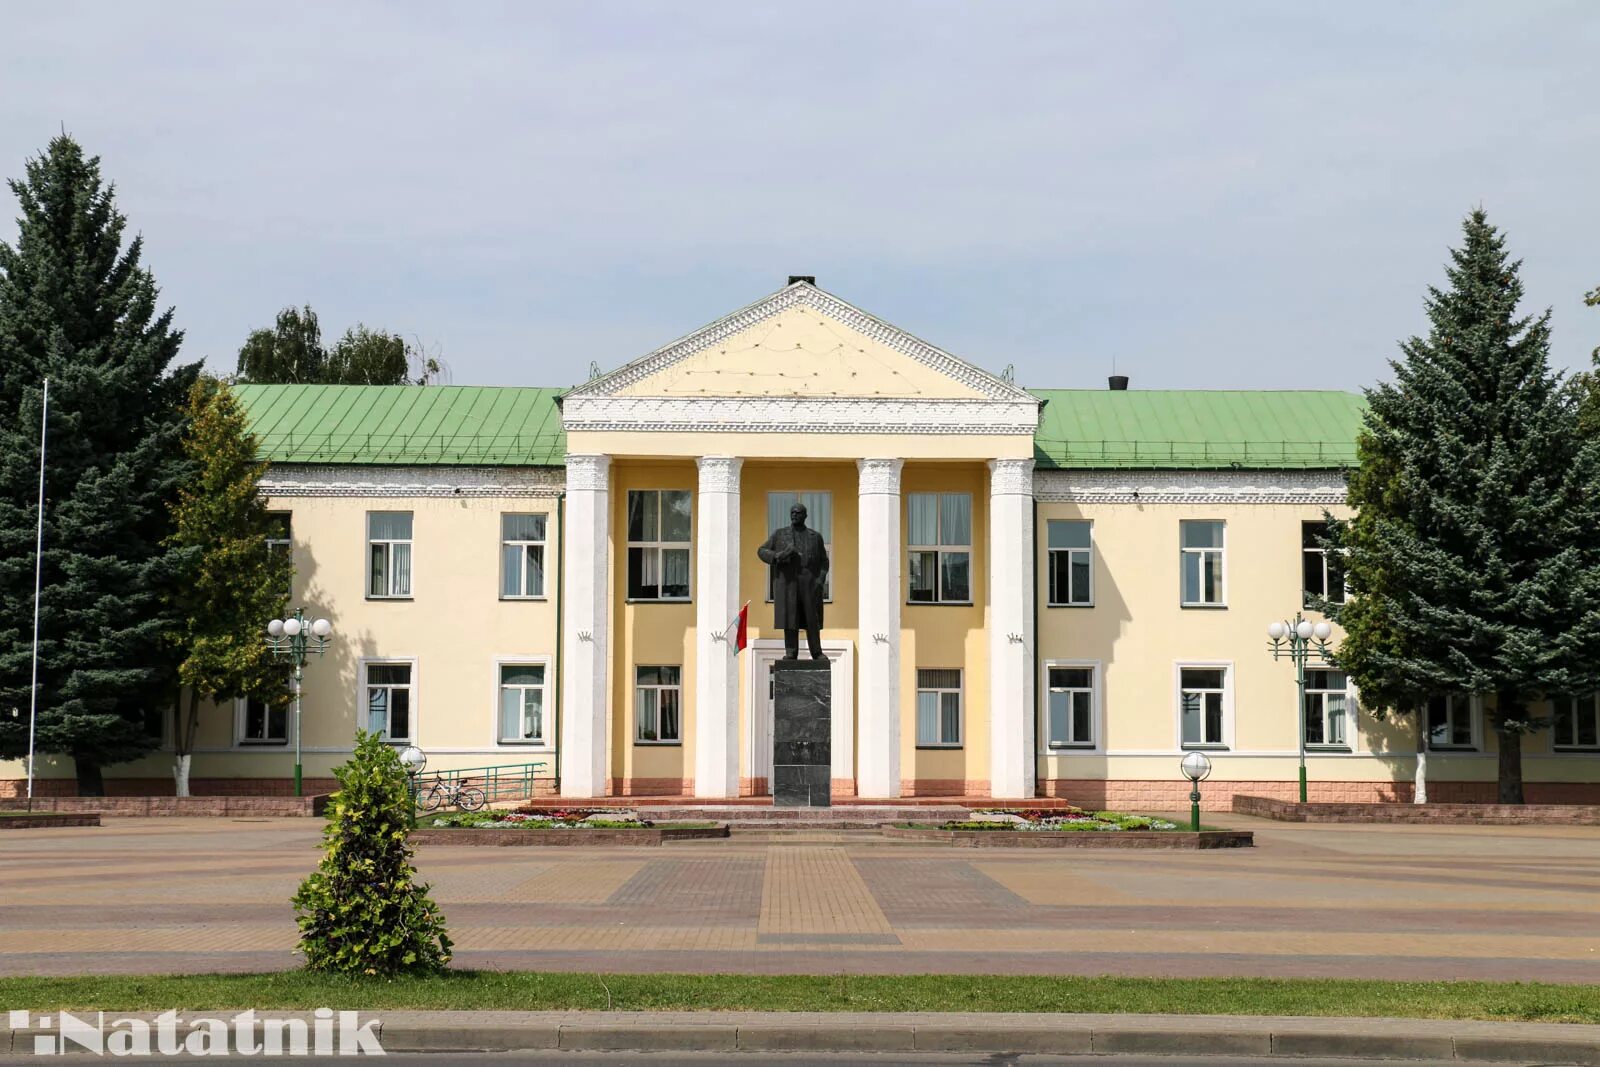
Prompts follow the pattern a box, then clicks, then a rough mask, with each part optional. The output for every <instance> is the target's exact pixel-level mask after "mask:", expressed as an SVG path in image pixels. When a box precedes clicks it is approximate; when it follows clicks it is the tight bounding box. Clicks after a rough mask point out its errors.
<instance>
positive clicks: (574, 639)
mask: <svg viewBox="0 0 1600 1067" xmlns="http://www.w3.org/2000/svg"><path fill="white" fill-rule="evenodd" d="M566 512H567V513H566V520H567V522H566V529H565V530H563V531H561V535H562V536H563V537H564V538H566V542H565V544H566V551H565V558H566V564H565V568H564V570H565V574H564V576H563V578H564V582H563V584H564V588H563V589H562V597H563V599H562V620H561V626H562V636H561V658H562V675H563V676H562V678H561V716H562V720H563V721H562V723H561V739H560V744H561V795H562V796H567V797H599V796H604V795H605V794H606V787H607V781H606V779H607V763H608V758H609V754H610V746H609V745H608V744H607V738H606V725H607V720H608V718H609V716H608V714H607V712H608V709H609V707H610V701H609V700H608V699H607V697H608V695H609V693H610V687H609V686H608V685H607V684H606V682H607V672H606V667H607V660H608V658H609V649H610V640H609V638H610V633H609V623H610V607H611V605H610V599H611V597H610V574H611V568H610V558H609V557H610V541H611V538H610V533H611V529H610V527H611V457H610V456H601V455H569V456H567V509H566Z"/></svg>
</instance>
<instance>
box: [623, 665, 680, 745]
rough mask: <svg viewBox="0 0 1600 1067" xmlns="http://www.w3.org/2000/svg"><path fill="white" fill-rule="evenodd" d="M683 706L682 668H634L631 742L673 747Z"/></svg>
mask: <svg viewBox="0 0 1600 1067" xmlns="http://www.w3.org/2000/svg"><path fill="white" fill-rule="evenodd" d="M682 706H683V668H682V667H635V668H634V686H633V710H634V719H635V723H636V732H635V734H634V739H635V740H636V741H638V742H639V743H640V744H646V745H675V744H678V742H679V741H680V740H682V738H681V735H680V734H679V732H678V727H679V725H680V724H679V709H680V708H682Z"/></svg>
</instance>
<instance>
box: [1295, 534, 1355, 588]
mask: <svg viewBox="0 0 1600 1067" xmlns="http://www.w3.org/2000/svg"><path fill="white" fill-rule="evenodd" d="M1327 536H1328V524H1327V523H1325V522H1303V523H1301V524H1300V572H1301V583H1300V584H1301V586H1302V587H1303V592H1304V594H1305V602H1306V603H1307V604H1310V603H1311V602H1312V601H1313V600H1326V601H1328V602H1329V603H1330V604H1343V603H1344V570H1343V568H1341V567H1340V566H1339V562H1340V557H1339V555H1338V553H1330V552H1329V551H1328V550H1327V549H1326V548H1323V547H1322V542H1323V540H1324V539H1325V538H1326V537H1327Z"/></svg>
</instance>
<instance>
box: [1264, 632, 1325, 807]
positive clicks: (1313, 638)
mask: <svg viewBox="0 0 1600 1067" xmlns="http://www.w3.org/2000/svg"><path fill="white" fill-rule="evenodd" d="M1332 635H1333V627H1332V626H1330V625H1328V623H1326V622H1318V623H1313V622H1312V621H1311V620H1310V619H1307V618H1303V617H1302V616H1301V615H1300V613H1299V612H1298V611H1297V612H1295V615H1294V621H1293V622H1273V623H1268V624H1267V637H1268V638H1270V639H1271V641H1272V643H1271V644H1270V645H1268V646H1267V650H1268V651H1270V652H1271V653H1272V658H1273V659H1283V658H1285V657H1287V658H1289V659H1290V660H1292V661H1293V662H1294V685H1295V698H1296V700H1297V701H1298V704H1299V709H1300V710H1299V716H1298V719H1299V723H1300V803H1302V804H1304V803H1305V802H1306V663H1307V662H1308V661H1309V660H1310V659H1311V653H1312V652H1315V653H1316V654H1317V657H1318V658H1319V659H1321V660H1323V661H1324V662H1326V661H1327V658H1328V655H1329V654H1330V653H1331V652H1332V651H1333V650H1332V649H1331V648H1329V646H1328V638H1329V637H1331V636H1332Z"/></svg>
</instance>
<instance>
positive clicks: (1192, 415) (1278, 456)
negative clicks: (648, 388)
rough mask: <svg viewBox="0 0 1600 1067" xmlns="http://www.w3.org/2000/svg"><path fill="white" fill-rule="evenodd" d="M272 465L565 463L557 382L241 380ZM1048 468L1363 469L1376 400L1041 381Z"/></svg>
mask: <svg viewBox="0 0 1600 1067" xmlns="http://www.w3.org/2000/svg"><path fill="white" fill-rule="evenodd" d="M235 390H236V391H237V393H238V396H239V399H240V401H241V402H242V403H243V404H244V406H245V409H246V411H247V412H248V413H249V416H250V429H251V431H252V432H253V433H255V435H256V437H257V438H258V439H259V441H260V449H261V455H262V457H263V458H265V459H269V460H271V461H273V462H274V463H375V464H380V463H392V464H428V463H451V464H483V465H495V466H559V465H561V463H562V462H564V459H565V456H566V448H567V446H566V435H565V434H564V433H562V430H561V412H560V411H559V409H558V408H557V407H556V403H555V398H556V396H557V395H558V394H559V393H560V392H561V390H558V389H534V388H525V387H514V386H501V387H492V386H452V385H430V386H417V385H240V386H235ZM1031 392H1032V393H1033V394H1034V395H1035V396H1037V397H1039V398H1040V399H1041V400H1044V401H1046V404H1045V405H1044V409H1043V411H1042V412H1041V415H1040V421H1039V432H1038V434H1037V435H1036V436H1035V438H1034V456H1035V459H1036V460H1037V461H1038V464H1039V466H1040V467H1044V468H1050V467H1070V468H1080V469H1082V468H1145V469H1162V468H1168V469H1171V468H1187V469H1196V468H1228V467H1241V468H1246V469H1256V470H1260V469H1272V468H1300V469H1317V468H1334V467H1341V466H1346V465H1352V464H1354V463H1355V458H1356V455H1355V449H1356V446H1355V441H1356V431H1357V430H1358V429H1359V427H1360V425H1361V415H1362V411H1363V410H1364V408H1365V401H1363V400H1362V398H1361V397H1360V396H1359V395H1357V394H1355V393H1342V392H1336V391H1332V390H1323V391H1303V392H1271V391H1248V390H1159V389H1135V390H1127V391H1112V390H1107V389H1034V390H1031Z"/></svg>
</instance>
